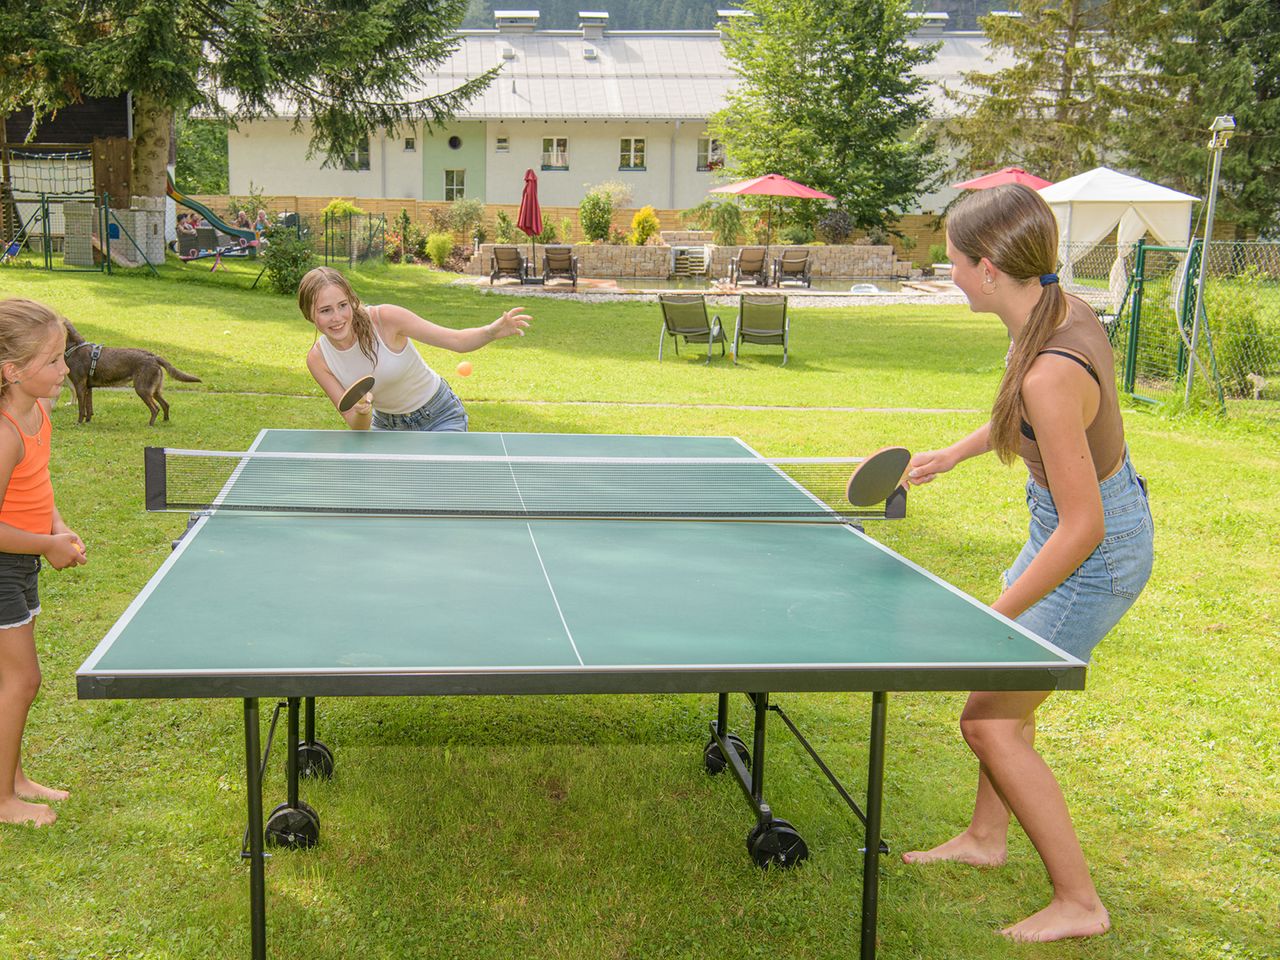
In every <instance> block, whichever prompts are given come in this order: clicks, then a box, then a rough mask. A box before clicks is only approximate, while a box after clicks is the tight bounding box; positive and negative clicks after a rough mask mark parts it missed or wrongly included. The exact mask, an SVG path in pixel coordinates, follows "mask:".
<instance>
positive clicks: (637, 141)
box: [618, 137, 644, 170]
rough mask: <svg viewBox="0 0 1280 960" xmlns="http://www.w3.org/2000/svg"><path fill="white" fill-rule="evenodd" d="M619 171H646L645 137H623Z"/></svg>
mask: <svg viewBox="0 0 1280 960" xmlns="http://www.w3.org/2000/svg"><path fill="white" fill-rule="evenodd" d="M618 169H619V170H643V169H644V137H623V138H622V150H621V153H620V156H619V159H618Z"/></svg>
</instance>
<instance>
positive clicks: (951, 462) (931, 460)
mask: <svg viewBox="0 0 1280 960" xmlns="http://www.w3.org/2000/svg"><path fill="white" fill-rule="evenodd" d="M955 465H956V459H955V456H954V455H953V454H952V453H951V452H950V451H949V450H925V451H924V452H923V453H917V454H916V455H915V456H914V457H912V458H911V462H910V463H909V464H908V465H907V485H908V486H913V487H918V486H920V485H921V484H924V483H928V482H929V481H931V480H932V479H933V478H934V477H936V476H937V475H938V474H940V473H946V472H947V471H948V470H950V469H951V468H952V467H954V466H955Z"/></svg>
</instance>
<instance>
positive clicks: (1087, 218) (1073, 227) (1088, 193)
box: [1040, 167, 1200, 308]
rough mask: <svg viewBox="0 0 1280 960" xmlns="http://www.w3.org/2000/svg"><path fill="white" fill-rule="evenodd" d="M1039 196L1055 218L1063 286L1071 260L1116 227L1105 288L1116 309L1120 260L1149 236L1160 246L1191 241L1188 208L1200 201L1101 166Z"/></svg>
mask: <svg viewBox="0 0 1280 960" xmlns="http://www.w3.org/2000/svg"><path fill="white" fill-rule="evenodd" d="M1040 196H1042V197H1044V198H1045V200H1046V201H1047V202H1048V204H1049V206H1050V207H1051V208H1052V210H1053V215H1054V216H1055V217H1057V219H1058V244H1059V260H1060V261H1061V264H1062V265H1061V267H1060V268H1059V269H1060V271H1061V273H1062V279H1063V281H1064V282H1067V283H1069V282H1070V281H1071V279H1072V277H1073V276H1074V265H1075V263H1076V261H1078V260H1079V259H1080V258H1081V257H1083V256H1084V255H1085V254H1086V253H1088V252H1089V250H1090V249H1091V248H1092V247H1093V246H1094V245H1095V244H1097V242H1098V241H1099V240H1101V239H1102V238H1103V237H1105V236H1106V235H1107V234H1109V233H1110V232H1111V230H1112V228H1113V227H1114V228H1116V242H1117V246H1118V249H1117V251H1116V259H1115V262H1114V263H1113V264H1112V265H1111V275H1110V284H1109V286H1110V290H1111V300H1112V306H1113V308H1119V306H1120V300H1121V298H1123V297H1124V291H1125V285H1126V282H1127V281H1126V277H1125V272H1124V259H1125V256H1126V255H1127V254H1128V253H1129V251H1130V249H1131V248H1132V247H1133V245H1134V243H1136V242H1137V241H1138V240H1139V239H1140V238H1141V237H1142V236H1143V235H1144V234H1146V233H1148V232H1150V233H1151V235H1152V236H1153V237H1155V238H1156V240H1157V241H1159V242H1160V243H1163V244H1168V245H1169V246H1184V245H1186V243H1187V242H1188V241H1189V240H1190V239H1191V205H1192V204H1193V203H1195V202H1197V201H1198V200H1199V199H1200V198H1199V197H1193V196H1190V195H1189V194H1186V193H1179V192H1178V191H1177V190H1170V189H1169V188H1168V187H1162V186H1160V185H1159V184H1157V183H1151V182H1149V181H1147V180H1142V179H1140V178H1138V177H1130V176H1128V175H1126V174H1123V173H1118V172H1116V171H1115V170H1111V169H1108V168H1107V167H1095V168H1094V169H1093V170H1090V171H1088V172H1086V173H1081V174H1078V175H1076V176H1074V177H1070V178H1069V179H1066V180H1063V181H1061V182H1059V183H1054V184H1050V185H1049V186H1047V187H1044V188H1043V189H1041V190H1040ZM1176 286H1179V287H1180V286H1181V283H1178V284H1176Z"/></svg>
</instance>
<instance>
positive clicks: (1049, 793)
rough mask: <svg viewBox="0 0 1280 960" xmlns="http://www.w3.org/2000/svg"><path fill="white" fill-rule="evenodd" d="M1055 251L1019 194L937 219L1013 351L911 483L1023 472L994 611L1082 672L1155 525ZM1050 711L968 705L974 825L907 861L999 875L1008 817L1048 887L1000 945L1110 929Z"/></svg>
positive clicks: (1134, 589) (924, 456)
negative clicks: (995, 463)
mask: <svg viewBox="0 0 1280 960" xmlns="http://www.w3.org/2000/svg"><path fill="white" fill-rule="evenodd" d="M1057 249H1058V231H1057V224H1056V222H1055V220H1054V216H1053V213H1052V211H1051V210H1050V209H1049V206H1048V204H1047V203H1045V201H1044V199H1043V198H1042V197H1041V196H1040V195H1039V194H1037V193H1036V192H1035V191H1034V190H1031V189H1029V188H1027V187H1024V186H1016V185H1011V186H1003V187H996V188H994V189H990V190H982V191H978V192H976V193H974V194H973V195H972V196H970V197H968V198H966V199H965V200H963V201H962V202H961V203H960V204H958V205H957V206H956V207H955V209H954V210H953V212H952V213H951V215H950V216H949V217H948V218H947V254H948V256H949V257H950V259H951V263H952V264H953V266H952V273H951V275H952V278H953V279H954V280H955V283H956V285H957V286H958V287H959V288H960V289H961V291H963V293H964V295H965V297H966V298H967V299H968V301H969V306H970V309H971V310H973V311H974V312H976V313H994V314H996V315H997V316H998V317H999V318H1000V319H1001V321H1003V323H1004V325H1005V327H1006V328H1007V329H1008V332H1009V336H1010V337H1011V339H1012V344H1011V346H1010V349H1009V356H1008V359H1007V362H1006V367H1005V372H1004V377H1003V379H1002V381H1001V384H1000V389H999V392H998V394H997V396H996V399H995V403H994V406H993V408H992V413H991V419H990V420H989V422H987V423H986V424H984V425H983V426H982V427H979V428H978V429H977V430H975V431H974V432H973V433H971V434H970V435H969V436H967V437H964V438H963V439H961V440H958V441H957V442H955V443H953V444H952V445H951V446H949V447H947V448H945V449H942V450H932V451H928V452H926V453H919V454H916V456H914V457H912V459H911V466H910V469H909V473H908V481H909V482H910V483H913V484H923V483H928V482H929V481H931V480H933V479H934V478H935V477H937V476H938V475H939V474H942V473H945V472H946V471H948V470H950V469H952V468H953V467H955V466H957V465H958V464H959V463H960V462H961V461H964V460H967V459H969V458H971V457H976V456H979V455H980V454H983V453H986V452H987V451H989V450H994V451H995V453H996V455H997V456H999V457H1000V459H1001V460H1003V461H1004V462H1005V463H1011V462H1013V461H1014V460H1015V459H1016V458H1018V457H1021V458H1022V460H1023V461H1024V462H1025V463H1026V465H1027V468H1028V472H1029V473H1030V478H1029V479H1028V481H1027V506H1028V508H1029V510H1030V513H1031V521H1030V536H1029V539H1028V540H1027V543H1026V545H1025V546H1024V547H1023V548H1022V551H1021V552H1020V553H1019V555H1018V557H1017V559H1016V560H1015V561H1014V562H1013V565H1012V566H1011V567H1010V568H1009V569H1008V570H1006V571H1005V573H1004V575H1003V577H1002V578H1001V579H1002V586H1003V592H1002V593H1001V594H1000V597H999V599H997V600H996V602H995V603H994V604H993V605H992V608H993V609H994V610H996V611H997V612H998V613H1002V614H1004V615H1005V616H1006V617H1009V618H1011V619H1013V620H1015V621H1016V622H1017V623H1019V624H1020V625H1022V626H1024V627H1026V628H1027V629H1028V630H1030V631H1032V632H1033V633H1035V634H1037V635H1038V636H1040V637H1042V638H1044V639H1045V640H1047V641H1049V642H1050V643H1052V644H1054V645H1056V646H1057V647H1060V648H1061V649H1063V650H1065V651H1067V652H1068V653H1070V654H1073V655H1074V656H1076V657H1078V658H1080V659H1081V660H1088V659H1089V656H1090V653H1091V652H1092V650H1093V648H1094V646H1095V645H1097V643H1098V642H1099V641H1100V640H1101V639H1102V638H1103V637H1104V636H1106V634H1107V633H1108V631H1110V630H1111V628H1112V627H1114V626H1115V625H1116V623H1117V622H1119V620H1120V618H1121V617H1122V616H1123V615H1124V613H1125V611H1127V610H1128V609H1129V607H1130V606H1131V605H1132V604H1133V601H1134V600H1135V599H1136V598H1137V596H1138V594H1139V593H1140V592H1141V591H1142V588H1143V587H1144V586H1145V585H1146V582H1147V579H1148V577H1149V576H1150V574H1151V566H1152V537H1153V535H1152V529H1153V525H1152V520H1151V511H1150V507H1149V506H1148V503H1147V494H1146V485H1145V483H1144V482H1143V481H1142V479H1141V478H1140V477H1139V476H1138V474H1137V473H1136V472H1135V471H1134V468H1133V464H1132V463H1131V462H1130V460H1129V453H1128V449H1127V447H1126V446H1125V440H1124V422H1123V420H1122V419H1121V416H1120V406H1119V399H1118V397H1117V394H1116V385H1115V382H1116V378H1115V368H1114V366H1113V361H1112V352H1111V346H1110V344H1109V343H1108V341H1107V335H1106V332H1105V331H1104V330H1103V328H1102V325H1101V324H1100V323H1099V322H1098V319H1097V317H1096V315H1095V313H1094V311H1093V309H1092V308H1091V307H1090V306H1089V305H1088V304H1087V303H1085V302H1084V301H1083V300H1080V299H1078V298H1076V297H1073V296H1069V295H1067V294H1065V293H1063V291H1062V288H1061V287H1060V286H1059V284H1058V277H1057V275H1056V274H1055V273H1054V268H1055V265H1056V262H1057ZM1047 697H1048V693H1047V692H1044V691H1026V692H1018V691H998V692H976V693H972V694H970V696H969V699H968V702H967V703H966V704H965V707H964V711H963V713H962V714H961V717H960V730H961V733H962V734H963V736H964V738H965V741H966V742H967V743H968V745H969V747H970V749H972V750H973V752H974V754H975V755H976V756H977V758H978V762H979V766H978V791H977V799H976V801H975V804H974V808H973V815H972V818H971V820H970V823H969V826H968V827H967V828H966V829H965V830H964V831H962V832H961V833H960V834H959V835H958V836H956V837H954V838H952V839H951V840H948V841H947V842H946V843H943V844H941V845H939V846H937V847H934V848H933V849H932V850H927V851H913V852H911V853H906V854H904V855H903V860H904V861H906V862H907V863H912V864H923V863H932V862H935V861H939V860H950V861H958V862H960V863H967V864H972V865H974V866H998V865H1000V864H1002V863H1004V861H1005V856H1006V837H1007V834H1008V831H1009V816H1010V813H1011V812H1012V814H1013V815H1014V816H1016V817H1017V818H1018V822H1019V823H1020V824H1021V825H1022V828H1023V830H1025V831H1026V834H1027V836H1028V838H1029V839H1030V840H1031V842H1032V843H1033V844H1034V845H1035V848H1036V851H1037V852H1038V853H1039V854H1040V857H1041V859H1042V860H1043V861H1044V865H1045V868H1046V869H1047V870H1048V873H1049V879H1050V882H1051V883H1052V885H1053V897H1052V900H1051V901H1050V903H1049V904H1048V906H1046V907H1045V908H1044V909H1042V910H1040V911H1039V912H1038V913H1035V914H1033V915H1032V916H1030V917H1027V918H1026V919H1024V920H1022V921H1021V922H1019V923H1016V924H1013V925H1012V926H1009V927H1006V928H1005V929H1003V930H1002V931H1001V933H1002V934H1004V935H1005V936H1007V937H1008V938H1010V939H1012V940H1018V941H1048V940H1061V939H1064V938H1068V937H1088V936H1094V935H1097V934H1101V933H1105V932H1106V931H1107V930H1108V929H1110V926H1111V920H1110V917H1109V915H1108V913H1107V910H1106V908H1105V907H1104V906H1103V904H1102V900H1101V899H1100V898H1099V896H1098V892H1097V890H1096V889H1095V887H1094V884H1093V879H1092V877H1091V876H1090V874H1089V867H1088V864H1087V863H1086V862H1085V858H1084V852H1083V850H1082V849H1081V847H1080V841H1079V840H1078V839H1077V837H1076V833H1075V828H1074V827H1073V825H1072V822H1071V815H1070V813H1069V812H1068V810H1067V805H1066V801H1065V800H1064V798H1063V795H1062V790H1061V788H1060V787H1059V785H1058V782H1057V780H1056V779H1055V778H1054V775H1053V773H1052V771H1050V769H1049V767H1048V766H1047V765H1046V764H1045V761H1044V760H1043V759H1042V758H1041V757H1040V755H1039V754H1038V753H1037V752H1036V751H1035V748H1034V746H1033V744H1034V738H1035V711H1036V708H1037V707H1038V706H1039V705H1040V704H1041V703H1043V702H1044V700H1045V699H1046V698H1047Z"/></svg>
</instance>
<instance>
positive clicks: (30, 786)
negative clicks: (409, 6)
mask: <svg viewBox="0 0 1280 960" xmlns="http://www.w3.org/2000/svg"><path fill="white" fill-rule="evenodd" d="M13 792H14V793H16V794H17V795H18V796H20V797H23V798H25V799H27V800H55V801H56V800H65V799H67V797H69V796H71V794H70V793H69V792H68V791H66V790H57V789H55V788H53V787H46V786H45V785H44V784H43V783H36V782H35V781H34V780H30V779H28V778H26V777H23V778H22V779H21V780H14V782H13Z"/></svg>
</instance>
